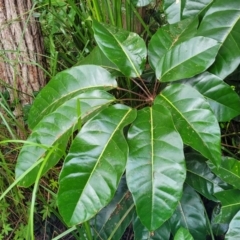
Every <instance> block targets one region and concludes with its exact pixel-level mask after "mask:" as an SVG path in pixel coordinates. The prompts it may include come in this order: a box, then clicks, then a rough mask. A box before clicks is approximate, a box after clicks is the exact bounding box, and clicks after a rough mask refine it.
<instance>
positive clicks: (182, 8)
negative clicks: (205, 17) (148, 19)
mask: <svg viewBox="0 0 240 240" xmlns="http://www.w3.org/2000/svg"><path fill="white" fill-rule="evenodd" d="M212 2H213V0H199V1H195V0H165V1H164V4H163V7H164V10H165V13H166V15H167V20H168V22H169V23H176V22H179V21H181V20H183V19H186V18H188V17H191V16H196V15H199V14H201V13H202V12H204V10H205V9H206V8H208V7H209V6H210V5H211V3H212Z"/></svg>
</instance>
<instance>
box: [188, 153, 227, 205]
mask: <svg viewBox="0 0 240 240" xmlns="http://www.w3.org/2000/svg"><path fill="white" fill-rule="evenodd" d="M185 157H186V165H187V179H186V183H187V184H189V185H190V186H191V187H192V188H194V189H195V190H196V191H197V192H199V193H200V194H201V195H203V196H204V197H206V198H207V199H209V200H212V201H215V202H216V201H217V199H216V198H215V197H214V193H216V192H219V191H223V190H224V189H223V188H221V186H220V185H221V184H222V181H221V180H220V179H219V178H218V177H217V176H215V175H214V174H213V173H212V172H211V170H210V169H209V167H208V165H207V163H206V159H205V158H204V157H202V156H201V155H200V154H197V153H188V154H185Z"/></svg>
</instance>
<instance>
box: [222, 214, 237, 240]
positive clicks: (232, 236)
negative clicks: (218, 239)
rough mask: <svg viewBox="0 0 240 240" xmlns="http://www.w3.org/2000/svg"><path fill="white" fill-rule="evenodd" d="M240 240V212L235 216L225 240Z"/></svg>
mask: <svg viewBox="0 0 240 240" xmlns="http://www.w3.org/2000/svg"><path fill="white" fill-rule="evenodd" d="M236 239H240V211H238V212H237V214H236V215H235V216H234V218H233V219H232V221H231V222H230V224H229V229H228V231H227V234H226V235H225V240H236Z"/></svg>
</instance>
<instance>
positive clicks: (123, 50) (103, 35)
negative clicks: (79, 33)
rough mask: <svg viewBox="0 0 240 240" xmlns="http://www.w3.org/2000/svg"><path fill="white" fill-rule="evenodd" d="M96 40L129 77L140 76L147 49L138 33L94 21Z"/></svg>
mask: <svg viewBox="0 0 240 240" xmlns="http://www.w3.org/2000/svg"><path fill="white" fill-rule="evenodd" d="M92 27H93V31H94V37H95V40H96V42H97V44H98V46H99V48H100V49H101V50H102V51H103V53H104V54H105V55H106V56H107V57H108V58H109V59H110V60H111V61H112V62H113V63H114V64H116V66H117V67H118V68H119V69H120V71H121V72H122V73H123V74H124V75H125V76H127V77H140V75H141V73H142V71H143V69H144V66H145V62H146V56H147V49H146V45H145V43H144V41H143V39H142V38H140V36H138V35H137V34H136V33H132V32H128V31H126V30H123V29H117V28H115V27H112V26H106V25H104V24H101V23H99V22H97V21H93V26H92Z"/></svg>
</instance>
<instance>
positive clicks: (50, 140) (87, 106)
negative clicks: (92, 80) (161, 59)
mask: <svg viewBox="0 0 240 240" xmlns="http://www.w3.org/2000/svg"><path fill="white" fill-rule="evenodd" d="M114 100H115V98H114V97H113V96H112V95H110V94H109V93H107V92H104V91H102V90H94V91H92V92H86V93H82V94H80V95H79V96H77V97H75V98H73V99H70V100H68V101H66V102H65V103H64V104H62V105H61V106H60V107H59V108H58V109H56V110H55V111H54V112H52V113H51V114H49V115H47V116H45V117H44V118H43V119H42V120H41V122H40V123H39V124H38V125H37V126H36V127H35V128H34V129H33V131H32V133H31V135H30V136H29V138H28V139H27V141H28V142H33V143H38V144H40V145H29V144H25V145H24V146H23V147H22V149H21V151H20V153H19V156H18V159H17V164H16V168H15V172H16V178H18V177H20V176H21V175H22V174H23V173H24V172H25V171H26V170H27V169H29V168H30V167H31V166H32V165H33V164H34V163H36V162H37V161H38V160H39V159H40V158H41V157H42V156H43V155H44V154H46V152H47V150H48V149H47V148H43V147H41V144H42V145H45V146H48V147H49V148H50V147H51V146H54V145H57V144H58V143H61V145H63V146H62V149H61V150H60V151H58V152H54V154H53V155H52V157H51V158H50V159H49V161H48V162H47V163H46V165H45V168H44V170H43V174H44V173H46V172H47V171H48V170H49V169H51V168H52V167H53V166H54V165H55V164H56V163H57V162H58V161H59V159H60V158H61V157H62V156H63V154H64V149H65V147H66V144H67V142H68V139H69V137H70V136H71V134H73V132H74V131H75V130H76V128H78V123H79V120H80V119H81V121H82V122H85V121H87V120H88V119H89V118H90V117H92V116H93V114H96V112H98V111H99V110H101V109H102V108H104V107H106V106H107V105H109V104H110V103H112V102H113V101H114ZM79 107H80V109H78V108H79ZM39 169H40V165H38V166H37V167H35V168H34V169H33V170H32V171H31V172H29V173H28V174H27V175H26V176H25V177H24V178H23V180H22V181H21V182H20V183H19V185H21V186H24V187H28V186H30V185H31V184H32V183H34V182H35V179H36V176H37V173H38V171H39Z"/></svg>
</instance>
